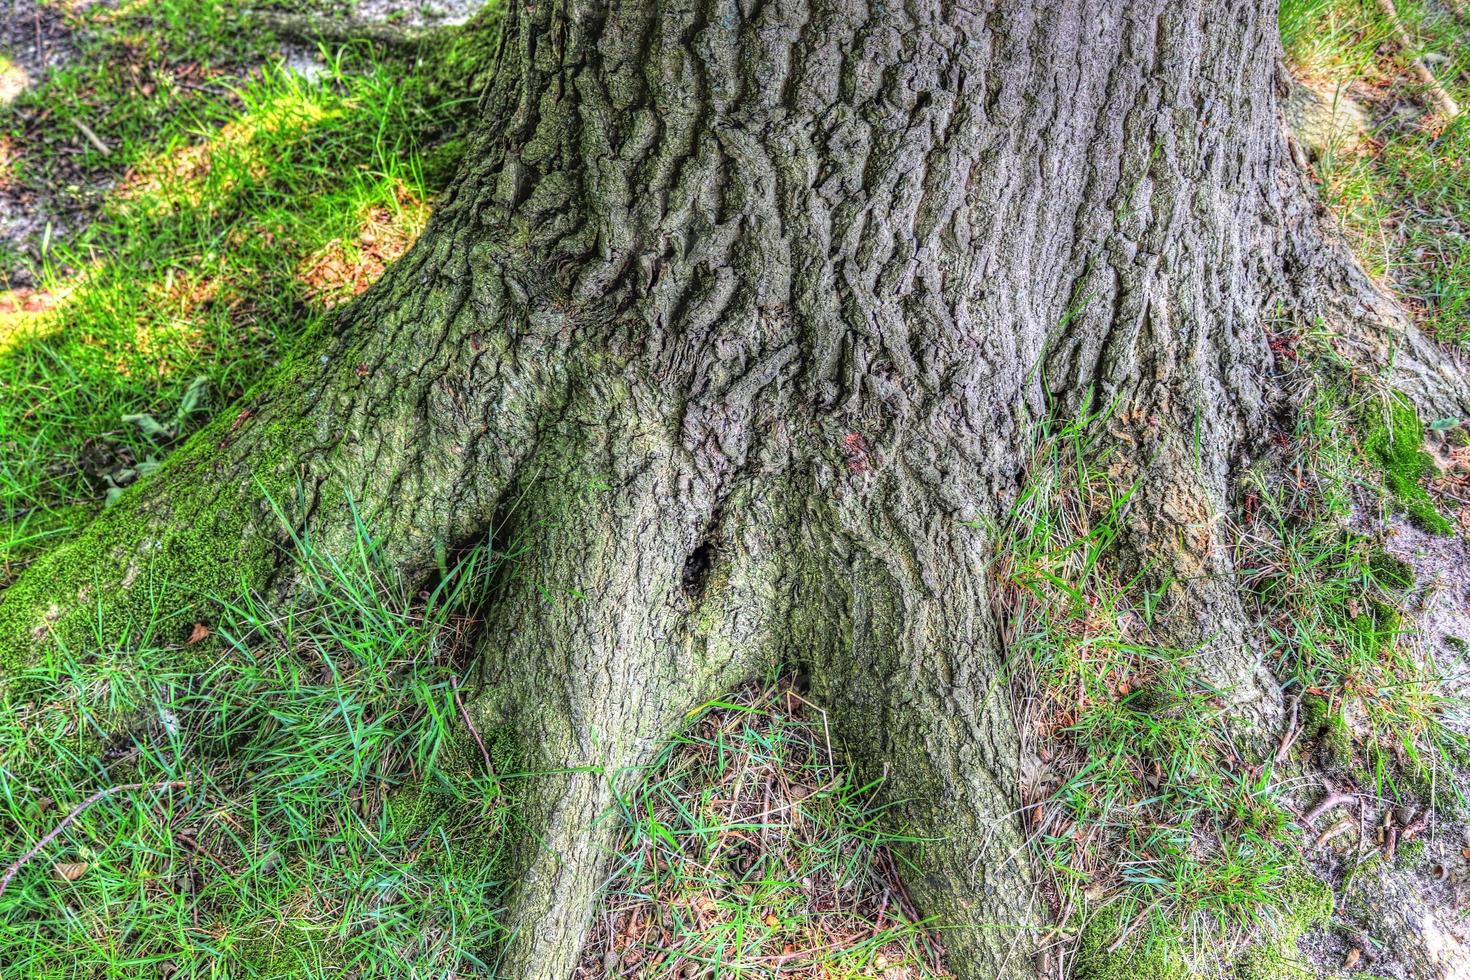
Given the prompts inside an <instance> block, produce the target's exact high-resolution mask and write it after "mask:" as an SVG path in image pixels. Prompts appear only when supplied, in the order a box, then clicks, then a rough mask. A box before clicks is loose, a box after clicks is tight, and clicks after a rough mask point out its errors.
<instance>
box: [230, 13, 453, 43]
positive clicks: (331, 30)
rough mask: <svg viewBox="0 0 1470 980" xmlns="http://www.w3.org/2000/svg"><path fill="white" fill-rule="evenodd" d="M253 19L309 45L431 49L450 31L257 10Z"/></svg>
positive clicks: (347, 18)
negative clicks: (367, 44) (364, 43)
mask: <svg viewBox="0 0 1470 980" xmlns="http://www.w3.org/2000/svg"><path fill="white" fill-rule="evenodd" d="M252 16H253V17H254V18H255V19H256V20H258V21H259V22H260V23H261V24H262V25H264V26H265V27H267V28H269V29H270V30H272V31H275V32H276V33H277V34H280V35H283V36H285V37H289V38H295V39H296V40H298V41H305V42H307V43H309V44H318V43H321V42H326V43H330V44H347V43H351V42H353V41H367V42H370V43H372V44H381V45H383V46H385V47H390V48H411V49H415V50H416V49H419V48H427V47H430V46H431V45H433V44H436V43H438V42H441V41H443V39H444V38H445V37H446V36H448V34H449V33H450V30H451V29H450V28H443V27H410V26H402V25H396V24H384V23H382V22H380V21H373V20H363V19H361V18H357V17H345V18H344V17H328V16H323V15H318V14H291V13H284V12H282V11H279V10H257V11H254V12H253V13H252Z"/></svg>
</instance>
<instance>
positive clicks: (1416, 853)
mask: <svg viewBox="0 0 1470 980" xmlns="http://www.w3.org/2000/svg"><path fill="white" fill-rule="evenodd" d="M1428 852H1429V846H1428V844H1427V843H1426V842H1425V841H1424V840H1423V839H1421V838H1415V839H1414V840H1411V841H1407V842H1406V843H1403V844H1400V845H1399V847H1398V851H1397V853H1396V854H1395V855H1394V862H1395V865H1396V866H1397V867H1400V868H1417V867H1419V866H1420V865H1421V864H1423V863H1424V858H1425V855H1427V854H1428Z"/></svg>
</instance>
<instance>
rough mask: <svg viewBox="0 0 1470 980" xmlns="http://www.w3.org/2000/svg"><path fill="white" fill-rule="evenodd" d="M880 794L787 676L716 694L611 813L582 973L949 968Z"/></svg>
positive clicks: (923, 972)
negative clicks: (906, 888)
mask: <svg viewBox="0 0 1470 980" xmlns="http://www.w3.org/2000/svg"><path fill="white" fill-rule="evenodd" d="M877 789H878V787H877V785H862V784H860V783H858V782H856V781H855V780H854V779H853V778H852V776H851V774H850V772H849V770H848V768H847V766H846V765H845V764H844V763H843V762H842V761H841V760H840V759H838V758H836V756H835V755H834V753H833V749H832V746H831V744H830V742H829V741H828V739H827V733H826V728H825V726H824V724H823V720H822V716H821V713H820V710H819V709H817V708H815V707H813V706H812V705H810V704H808V703H807V702H805V701H804V700H803V699H802V698H801V697H800V696H799V695H797V694H796V692H795V691H794V690H793V689H792V688H791V686H790V684H789V682H787V681H782V682H779V683H776V684H772V685H770V686H767V687H764V688H759V689H750V690H746V691H742V692H740V693H738V694H736V695H734V696H732V697H730V698H728V699H724V700H721V701H717V702H713V703H711V704H710V705H708V706H707V707H706V708H705V709H704V710H703V712H702V713H701V714H700V715H699V716H698V717H697V718H696V719H695V720H694V721H693V722H692V723H691V724H690V727H689V729H688V730H687V731H686V732H685V733H684V734H683V735H681V736H679V737H677V738H675V739H674V740H673V741H672V742H671V743H670V744H669V746H668V747H667V748H666V749H665V750H664V751H663V753H662V754H661V755H660V757H659V759H658V761H657V762H656V763H655V764H654V765H653V766H652V767H651V768H650V770H649V771H648V772H647V773H646V774H645V781H644V782H643V784H642V785H641V786H640V787H639V788H638V790H637V791H636V792H635V793H634V794H633V795H632V796H631V797H629V798H627V799H625V800H623V801H622V807H621V812H620V813H618V814H616V815H615V819H618V820H619V821H620V822H621V825H622V827H623V831H622V836H621V840H620V843H619V846H618V854H617V858H616V863H615V867H614V871H613V879H612V881H611V883H610V884H609V885H608V887H607V890H606V894H605V899H604V904H603V908H602V909H601V911H599V912H598V914H597V916H596V917H595V920H594V929H593V934H592V937H591V938H590V939H589V941H588V943H587V946H586V949H585V950H584V955H583V960H582V965H581V967H580V968H579V969H578V970H577V971H576V973H575V976H577V977H579V978H588V980H590V978H594V977H598V978H600V977H608V976H627V977H664V976H677V975H680V973H679V971H681V970H690V971H694V972H695V973H696V974H699V973H708V974H709V975H713V976H721V977H731V978H755V977H776V976H780V977H821V978H832V980H837V978H857V977H875V976H883V977H887V978H891V980H911V978H919V977H938V976H943V975H945V974H944V972H943V969H942V965H941V963H940V954H939V948H938V946H937V944H936V943H935V941H934V939H933V938H931V936H930V935H929V934H928V933H927V931H926V929H925V928H924V927H923V925H921V924H920V923H919V921H918V920H917V917H916V916H915V915H914V912H913V910H912V908H910V906H909V904H908V901H907V899H906V897H905V895H904V892H903V889H902V887H901V886H900V885H899V883H898V877H897V874H896V872H897V868H896V867H895V863H894V862H895V859H894V857H893V855H892V853H891V851H890V847H891V846H892V845H895V844H899V843H903V842H905V840H906V839H905V838H903V837H902V836H900V835H897V834H895V832H894V831H893V829H892V828H891V827H888V826H887V824H886V821H885V815H884V813H883V812H882V807H880V806H879V805H877V804H876V803H875V794H876V791H877Z"/></svg>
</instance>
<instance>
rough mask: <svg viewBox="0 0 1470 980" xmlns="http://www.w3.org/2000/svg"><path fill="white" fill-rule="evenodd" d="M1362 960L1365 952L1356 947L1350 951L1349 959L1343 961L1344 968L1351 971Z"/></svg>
mask: <svg viewBox="0 0 1470 980" xmlns="http://www.w3.org/2000/svg"><path fill="white" fill-rule="evenodd" d="M1362 958H1363V951H1362V950H1361V949H1357V948H1356V947H1354V948H1353V949H1350V950H1348V954H1347V959H1345V960H1343V961H1342V968H1343V969H1344V970H1351V969H1352V968H1353V967H1355V966H1357V965H1358V960H1361V959H1362Z"/></svg>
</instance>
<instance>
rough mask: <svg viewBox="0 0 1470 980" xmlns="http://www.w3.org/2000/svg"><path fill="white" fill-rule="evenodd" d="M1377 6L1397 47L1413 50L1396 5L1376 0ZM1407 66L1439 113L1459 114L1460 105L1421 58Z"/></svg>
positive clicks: (1412, 41) (1391, 2)
mask: <svg viewBox="0 0 1470 980" xmlns="http://www.w3.org/2000/svg"><path fill="white" fill-rule="evenodd" d="M1378 7H1379V9H1380V10H1382V11H1383V14H1384V16H1385V17H1387V18H1388V20H1389V23H1391V24H1392V25H1393V31H1394V34H1395V35H1396V36H1397V38H1398V44H1399V47H1400V48H1402V49H1403V50H1404V51H1405V52H1408V51H1411V50H1413V48H1414V39H1413V38H1411V37H1409V32H1408V31H1407V30H1405V29H1404V22H1403V21H1402V20H1400V19H1399V11H1398V7H1396V6H1394V2H1393V0H1378ZM1409 67H1410V68H1411V69H1413V71H1414V74H1415V75H1417V76H1418V77H1419V81H1420V82H1422V83H1423V84H1424V87H1425V88H1426V89H1428V90H1429V97H1430V98H1431V99H1433V100H1434V104H1435V105H1437V106H1439V111H1440V114H1441V115H1443V116H1444V117H1445V118H1446V119H1453V118H1455V117H1456V116H1458V115H1459V114H1460V107H1459V106H1458V105H1457V104H1455V100H1454V99H1453V98H1451V97H1450V93H1449V92H1446V91H1445V87H1444V86H1443V85H1441V84H1440V83H1439V79H1437V78H1435V77H1434V72H1432V71H1430V70H1429V66H1428V65H1426V64H1425V63H1424V59H1423V58H1413V59H1411V60H1410V61H1409Z"/></svg>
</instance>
